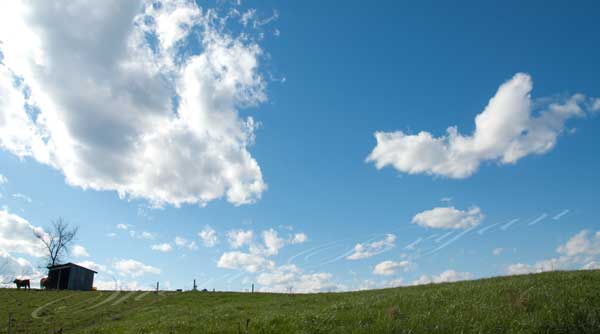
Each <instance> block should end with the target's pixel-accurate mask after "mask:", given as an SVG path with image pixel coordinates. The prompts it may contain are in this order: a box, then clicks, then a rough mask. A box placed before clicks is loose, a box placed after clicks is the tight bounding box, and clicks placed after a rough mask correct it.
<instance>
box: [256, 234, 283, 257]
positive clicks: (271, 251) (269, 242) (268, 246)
mask: <svg viewBox="0 0 600 334" xmlns="http://www.w3.org/2000/svg"><path fill="white" fill-rule="evenodd" d="M262 238H263V242H264V245H265V248H263V249H262V250H261V251H260V252H261V253H262V254H264V255H266V256H271V255H277V253H279V250H280V249H281V248H282V247H283V246H284V245H285V241H284V240H283V239H281V238H280V237H279V235H278V234H277V231H275V230H274V229H269V230H267V231H263V232H262Z"/></svg>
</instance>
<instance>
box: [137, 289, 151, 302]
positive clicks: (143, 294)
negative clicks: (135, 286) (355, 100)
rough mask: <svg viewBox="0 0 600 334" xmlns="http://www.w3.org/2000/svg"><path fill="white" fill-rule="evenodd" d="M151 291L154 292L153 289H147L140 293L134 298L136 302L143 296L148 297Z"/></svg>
mask: <svg viewBox="0 0 600 334" xmlns="http://www.w3.org/2000/svg"><path fill="white" fill-rule="evenodd" d="M151 292H152V291H146V292H143V293H142V294H141V295H139V296H136V297H135V298H134V299H133V300H135V301H136V302H137V301H140V299H142V298H144V297H146V296H147V295H148V294H149V293H151Z"/></svg>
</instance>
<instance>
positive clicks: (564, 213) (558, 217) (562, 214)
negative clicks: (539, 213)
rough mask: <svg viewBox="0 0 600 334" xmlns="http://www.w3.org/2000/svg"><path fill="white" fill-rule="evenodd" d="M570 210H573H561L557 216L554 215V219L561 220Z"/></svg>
mask: <svg viewBox="0 0 600 334" xmlns="http://www.w3.org/2000/svg"><path fill="white" fill-rule="evenodd" d="M569 212H571V210H569V209H566V210H563V211H561V212H559V213H558V214H557V215H556V216H554V217H552V219H554V220H559V219H561V218H562V217H563V216H565V215H566V214H567V213H569Z"/></svg>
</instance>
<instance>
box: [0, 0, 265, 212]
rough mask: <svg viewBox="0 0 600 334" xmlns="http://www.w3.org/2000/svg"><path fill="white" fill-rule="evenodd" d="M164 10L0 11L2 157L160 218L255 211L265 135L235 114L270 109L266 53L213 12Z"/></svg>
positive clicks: (183, 5) (5, 5) (187, 5)
mask: <svg viewBox="0 0 600 334" xmlns="http://www.w3.org/2000/svg"><path fill="white" fill-rule="evenodd" d="M159 2H160V5H156V4H155V3H154V1H144V2H141V1H129V2H125V3H123V2H122V1H120V0H109V1H93V2H89V1H68V2H64V3H63V2H48V1H28V2H14V1H2V2H0V40H2V44H1V46H0V50H1V52H2V54H3V60H2V64H0V97H1V98H0V147H2V148H3V149H5V150H7V151H8V152H11V153H12V154H14V155H16V156H18V157H21V158H22V157H32V158H33V159H35V160H37V161H38V162H40V163H43V164H46V165H49V166H51V167H53V168H55V169H57V170H59V171H61V172H62V173H63V174H64V175H65V179H66V182H67V183H68V184H69V185H71V186H75V187H80V188H83V189H94V190H112V191H116V192H117V193H118V194H119V196H120V197H121V198H143V199H147V200H148V201H149V202H150V203H151V204H152V205H154V206H162V205H165V204H170V205H174V206H180V205H182V204H195V203H197V204H200V205H205V204H207V203H208V202H210V201H212V200H215V199H219V198H223V197H225V198H226V199H227V201H229V202H230V203H232V204H234V205H242V204H249V203H253V202H255V201H257V200H258V199H260V197H261V194H262V193H263V192H264V191H265V190H266V188H267V185H266V183H265V182H264V181H263V176H262V173H261V169H260V167H259V165H258V163H257V161H256V160H255V159H254V158H253V157H252V155H251V154H250V152H249V147H250V146H251V145H252V144H253V143H254V139H255V130H256V128H257V124H258V123H257V122H255V121H254V120H253V119H252V118H251V117H246V116H241V115H240V114H239V110H240V109H242V108H246V107H249V106H256V105H259V104H261V103H263V102H265V101H266V100H267V97H266V94H265V87H266V81H265V80H264V79H263V77H262V76H261V74H260V73H259V59H260V57H261V55H262V54H263V51H262V49H261V47H260V46H259V45H258V44H257V43H256V42H255V41H254V40H256V38H253V37H252V36H253V33H252V31H245V32H243V33H240V34H239V35H232V34H231V33H230V31H233V30H232V29H226V27H224V26H223V25H224V24H226V22H228V20H227V19H226V18H223V17H219V16H218V14H217V12H218V11H215V10H201V9H200V8H198V7H197V5H196V3H195V2H194V1H191V0H189V1H187V0H164V1H159ZM148 36H150V38H156V40H158V43H152V42H149V41H148V38H147V37H148ZM191 39H197V41H196V42H197V43H199V44H200V46H199V47H198V48H197V49H198V50H201V51H198V52H199V53H197V54H192V53H190V52H189V50H190V48H188V46H189V44H190V43H195V42H190V40H191ZM184 50H185V52H184ZM17 79H18V80H17ZM173 101H176V103H174V102H173Z"/></svg>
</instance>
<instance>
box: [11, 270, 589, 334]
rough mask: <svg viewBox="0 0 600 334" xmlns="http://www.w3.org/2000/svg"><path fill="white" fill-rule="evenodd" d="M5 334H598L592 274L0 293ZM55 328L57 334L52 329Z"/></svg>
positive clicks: (560, 273)
mask: <svg viewBox="0 0 600 334" xmlns="http://www.w3.org/2000/svg"><path fill="white" fill-rule="evenodd" d="M0 305H1V306H0V323H1V324H2V327H0V328H1V331H0V332H3V333H6V332H8V327H7V326H6V325H7V324H8V319H9V313H10V314H12V318H13V319H14V320H13V321H12V325H11V328H10V330H11V332H10V333H111V334H113V333H600V271H576V272H552V273H542V274H535V275H525V276H512V277H499V278H492V279H482V280H477V281H469V282H458V283H447V284H432V285H424V286H416V287H401V288H394V289H383V290H370V291H360V292H348V293H321V294H304V295H287V294H266V293H255V294H250V293H233V292H178V293H177V292H161V293H160V294H155V293H143V292H113V291H102V292H70V291H60V292H59V291H35V290H32V291H27V292H25V291H17V290H14V289H0ZM61 329H62V332H60V330H61Z"/></svg>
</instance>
